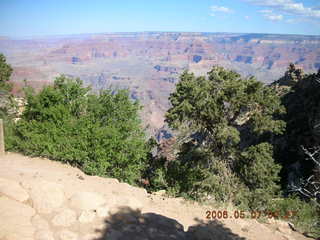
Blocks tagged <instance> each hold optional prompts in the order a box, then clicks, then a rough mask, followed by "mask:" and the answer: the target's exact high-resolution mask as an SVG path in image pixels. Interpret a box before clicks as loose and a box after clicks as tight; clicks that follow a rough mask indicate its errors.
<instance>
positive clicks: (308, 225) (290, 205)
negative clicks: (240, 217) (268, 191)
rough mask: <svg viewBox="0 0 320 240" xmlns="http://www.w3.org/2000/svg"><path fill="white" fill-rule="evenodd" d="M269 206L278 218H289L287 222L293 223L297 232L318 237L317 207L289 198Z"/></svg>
mask: <svg viewBox="0 0 320 240" xmlns="http://www.w3.org/2000/svg"><path fill="white" fill-rule="evenodd" d="M269 206H270V207H269V209H270V211H272V212H278V213H279V216H286V215H287V216H289V217H288V221H290V222H292V223H294V225H295V227H296V228H297V229H298V230H299V232H306V233H308V234H309V235H311V236H314V237H319V236H320V209H319V205H317V204H315V203H313V202H309V203H307V202H305V201H303V200H300V199H299V198H298V197H295V196H291V197H288V198H283V199H279V200H277V201H273V202H272V204H270V205H269Z"/></svg>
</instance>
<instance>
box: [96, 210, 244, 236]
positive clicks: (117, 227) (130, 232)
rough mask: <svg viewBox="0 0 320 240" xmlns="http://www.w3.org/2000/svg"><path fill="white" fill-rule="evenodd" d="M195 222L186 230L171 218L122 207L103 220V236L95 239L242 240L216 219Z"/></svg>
mask: <svg viewBox="0 0 320 240" xmlns="http://www.w3.org/2000/svg"><path fill="white" fill-rule="evenodd" d="M196 221H197V222H198V224H196V225H194V226H192V227H189V229H188V231H187V232H185V231H184V229H183V226H182V225H181V224H180V223H179V222H177V221H176V220H174V219H170V218H167V217H165V216H162V215H159V214H155V213H144V214H141V212H140V211H138V210H132V209H130V208H128V207H122V208H119V211H118V212H116V213H115V214H112V215H110V216H109V217H108V218H107V219H106V220H105V229H103V230H102V232H101V234H102V237H101V238H98V239H96V240H106V239H108V240H151V239H152V240H168V239H169V240H170V239H175V240H245V238H242V237H240V236H238V235H236V234H234V233H232V232H231V230H230V229H228V228H226V227H224V226H223V225H222V224H221V223H219V222H218V221H212V222H209V223H204V222H203V221H201V220H196Z"/></svg>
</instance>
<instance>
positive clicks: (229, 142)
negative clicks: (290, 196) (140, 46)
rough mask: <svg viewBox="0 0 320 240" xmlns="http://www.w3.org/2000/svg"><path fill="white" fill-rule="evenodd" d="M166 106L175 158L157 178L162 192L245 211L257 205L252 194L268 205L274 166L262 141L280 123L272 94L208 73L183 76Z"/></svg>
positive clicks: (222, 73) (228, 74)
mask: <svg viewBox="0 0 320 240" xmlns="http://www.w3.org/2000/svg"><path fill="white" fill-rule="evenodd" d="M169 100H170V102H171V105H172V107H171V108H170V109H169V110H168V112H167V114H166V121H167V122H168V124H169V126H170V127H172V128H173V129H176V130H179V131H180V136H178V145H179V147H178V149H179V154H178V155H177V157H176V159H175V160H173V161H171V162H169V163H168V164H167V165H166V166H165V167H163V168H162V170H161V171H162V172H164V174H163V173H161V175H160V174H158V177H159V176H161V177H162V176H166V177H167V179H165V178H163V177H162V182H163V187H167V188H174V189H175V192H177V193H179V194H182V193H187V194H188V195H189V196H191V197H193V198H198V199H199V198H204V197H207V198H208V197H209V198H210V197H211V196H213V197H214V199H216V200H219V201H233V202H234V203H237V204H239V205H241V204H243V203H244V201H246V202H247V204H249V205H250V204H251V207H256V203H257V202H259V201H257V200H256V195H257V194H259V196H262V194H263V198H268V199H270V198H271V197H272V196H274V195H275V194H276V193H277V192H278V190H279V188H278V187H277V181H278V173H279V170H280V166H279V165H277V164H276V163H275V162H274V160H273V157H272V156H273V150H272V147H271V146H270V144H268V141H270V139H271V138H272V137H273V135H276V134H281V133H282V132H283V131H284V127H285V123H284V122H283V121H281V120H279V118H278V116H279V115H280V114H283V113H284V108H283V106H282V105H281V102H280V98H279V97H278V96H277V95H276V92H275V91H274V90H273V89H272V88H270V87H268V86H265V85H263V84H262V83H260V82H258V81H257V80H255V79H254V78H248V79H243V78H241V76H240V75H239V74H238V73H236V72H234V71H229V70H226V69H224V68H222V67H213V69H212V70H211V71H210V72H209V73H208V76H207V77H203V76H200V77H196V76H195V75H194V74H192V73H188V72H184V73H183V74H182V75H181V77H180V82H179V83H178V84H177V85H176V90H175V92H174V93H172V94H171V95H170V98H169ZM156 179H159V178H156ZM153 180H155V179H153ZM151 182H152V181H151ZM160 182H161V181H160ZM239 189H241V190H242V192H241V193H240V192H239ZM250 198H251V200H250ZM245 199H246V200H245ZM259 200H260V199H259ZM264 202H265V201H262V202H260V205H262V204H263V203H264Z"/></svg>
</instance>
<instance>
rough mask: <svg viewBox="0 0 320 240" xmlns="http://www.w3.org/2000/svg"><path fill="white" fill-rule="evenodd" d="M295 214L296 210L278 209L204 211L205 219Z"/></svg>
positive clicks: (275, 216) (286, 216)
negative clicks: (284, 210) (281, 210)
mask: <svg viewBox="0 0 320 240" xmlns="http://www.w3.org/2000/svg"><path fill="white" fill-rule="evenodd" d="M295 216H297V211H286V212H282V213H280V211H267V210H265V211H249V212H246V211H240V210H234V211H228V210H208V211H206V219H209V220H214V219H245V218H251V219H258V218H262V217H267V218H275V219H289V218H292V217H295Z"/></svg>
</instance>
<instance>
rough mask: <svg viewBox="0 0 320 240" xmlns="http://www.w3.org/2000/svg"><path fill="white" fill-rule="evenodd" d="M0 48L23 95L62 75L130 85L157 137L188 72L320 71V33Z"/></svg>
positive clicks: (99, 84) (274, 75)
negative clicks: (294, 68)
mask: <svg viewBox="0 0 320 240" xmlns="http://www.w3.org/2000/svg"><path fill="white" fill-rule="evenodd" d="M0 52H2V53H3V54H5V56H6V58H7V61H8V63H9V64H11V65H12V67H13V68H14V72H13V75H12V79H11V81H12V82H13V83H14V85H15V88H14V92H15V93H16V94H18V95H19V92H20V91H21V88H22V87H23V86H24V85H25V84H28V85H31V86H33V87H35V88H36V89H40V88H41V87H42V86H45V85H48V84H51V83H52V82H53V81H54V78H55V77H57V76H59V75H60V74H65V75H66V76H69V77H79V78H80V79H82V80H83V81H84V84H85V85H90V86H91V87H92V89H93V91H97V92H98V91H99V90H101V89H106V88H110V87H111V88H113V89H115V90H116V89H119V88H127V89H128V90H129V91H130V95H131V98H132V99H136V100H139V101H140V103H141V104H142V105H143V110H142V113H141V117H142V120H143V122H144V126H145V127H146V128H147V129H148V130H149V132H150V133H153V134H154V133H155V132H157V131H159V129H161V128H162V127H163V125H164V113H165V112H166V110H167V109H168V108H169V101H168V97H169V95H170V93H171V92H172V91H173V90H174V88H175V84H176V83H177V82H178V81H179V75H180V74H181V73H182V72H183V71H185V70H188V71H191V72H194V73H195V74H196V75H205V74H206V72H208V71H209V70H210V68H211V67H212V66H213V65H220V66H223V67H226V68H229V69H233V70H235V71H237V72H239V73H241V74H242V76H243V77H250V76H255V77H256V78H257V79H258V80H259V81H262V82H264V83H271V82H273V81H275V80H277V79H279V78H280V77H281V76H283V74H284V72H285V71H286V69H287V67H288V65H289V63H291V62H292V63H295V64H297V65H298V66H299V67H302V68H303V69H304V71H305V72H315V71H317V70H318V69H319V68H320V36H304V35H278V34H247V33H243V34H240V33H192V32H188V33H184V32H136V33H101V34H78V35H66V36H44V37H37V38H26V39H11V38H7V37H0ZM25 80H26V81H25Z"/></svg>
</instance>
